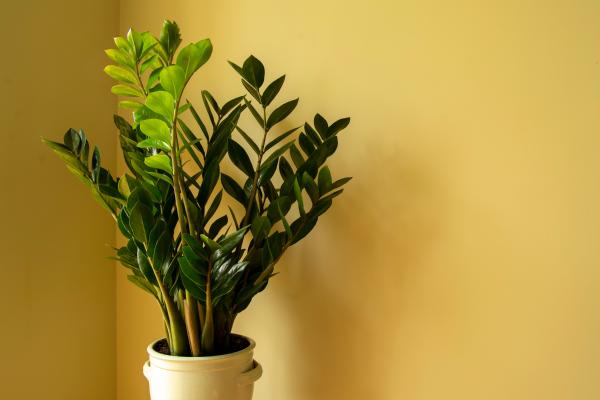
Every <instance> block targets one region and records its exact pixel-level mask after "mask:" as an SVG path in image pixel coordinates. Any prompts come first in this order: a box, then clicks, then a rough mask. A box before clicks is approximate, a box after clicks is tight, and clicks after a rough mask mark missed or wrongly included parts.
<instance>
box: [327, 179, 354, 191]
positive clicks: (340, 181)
mask: <svg viewBox="0 0 600 400" xmlns="http://www.w3.org/2000/svg"><path fill="white" fill-rule="evenodd" d="M351 179H352V178H351V177H347V178H342V179H338V180H337V181H335V182H333V184H332V185H331V187H330V188H329V190H334V189H337V188H339V187H341V186H343V185H345V184H346V183H348V182H349V181H350V180H351Z"/></svg>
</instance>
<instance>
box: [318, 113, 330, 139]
mask: <svg viewBox="0 0 600 400" xmlns="http://www.w3.org/2000/svg"><path fill="white" fill-rule="evenodd" d="M315 128H316V129H317V132H319V135H321V138H323V140H325V139H326V138H327V129H328V126H327V121H326V120H325V118H323V116H322V115H321V114H316V115H315Z"/></svg>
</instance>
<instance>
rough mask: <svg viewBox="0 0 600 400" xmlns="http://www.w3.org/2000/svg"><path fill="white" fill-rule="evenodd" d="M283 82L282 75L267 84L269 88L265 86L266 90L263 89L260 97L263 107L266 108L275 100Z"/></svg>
mask: <svg viewBox="0 0 600 400" xmlns="http://www.w3.org/2000/svg"><path fill="white" fill-rule="evenodd" d="M284 81H285V75H282V76H280V77H279V78H277V79H275V80H274V81H273V82H271V83H270V84H269V86H267V88H266V89H265V91H264V93H263V95H262V105H263V107H267V106H268V105H269V104H271V102H272V101H273V99H275V97H276V96H277V94H278V93H279V91H280V90H281V87H282V86H283V82H284Z"/></svg>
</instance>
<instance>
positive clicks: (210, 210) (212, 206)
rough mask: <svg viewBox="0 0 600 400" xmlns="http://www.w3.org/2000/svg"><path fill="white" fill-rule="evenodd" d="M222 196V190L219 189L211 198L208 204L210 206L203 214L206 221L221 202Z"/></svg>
mask: <svg viewBox="0 0 600 400" xmlns="http://www.w3.org/2000/svg"><path fill="white" fill-rule="evenodd" d="M222 198H223V191H222V190H221V191H219V193H217V195H216V196H215V198H214V199H213V201H212V203H211V204H210V207H209V208H208V211H206V214H205V215H204V220H205V221H208V220H209V219H211V218H212V216H213V215H214V214H215V212H216V211H217V209H218V208H219V205H220V204H221V199H222Z"/></svg>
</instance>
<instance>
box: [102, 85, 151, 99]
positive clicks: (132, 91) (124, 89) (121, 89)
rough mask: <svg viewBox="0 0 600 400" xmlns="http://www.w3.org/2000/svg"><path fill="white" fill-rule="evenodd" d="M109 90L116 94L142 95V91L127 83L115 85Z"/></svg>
mask: <svg viewBox="0 0 600 400" xmlns="http://www.w3.org/2000/svg"><path fill="white" fill-rule="evenodd" d="M110 91H111V92H112V93H113V94H116V95H117V96H129V97H142V96H143V93H142V92H140V91H139V90H138V89H136V88H134V87H131V86H128V85H115V86H113V87H112V88H111V89H110Z"/></svg>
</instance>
